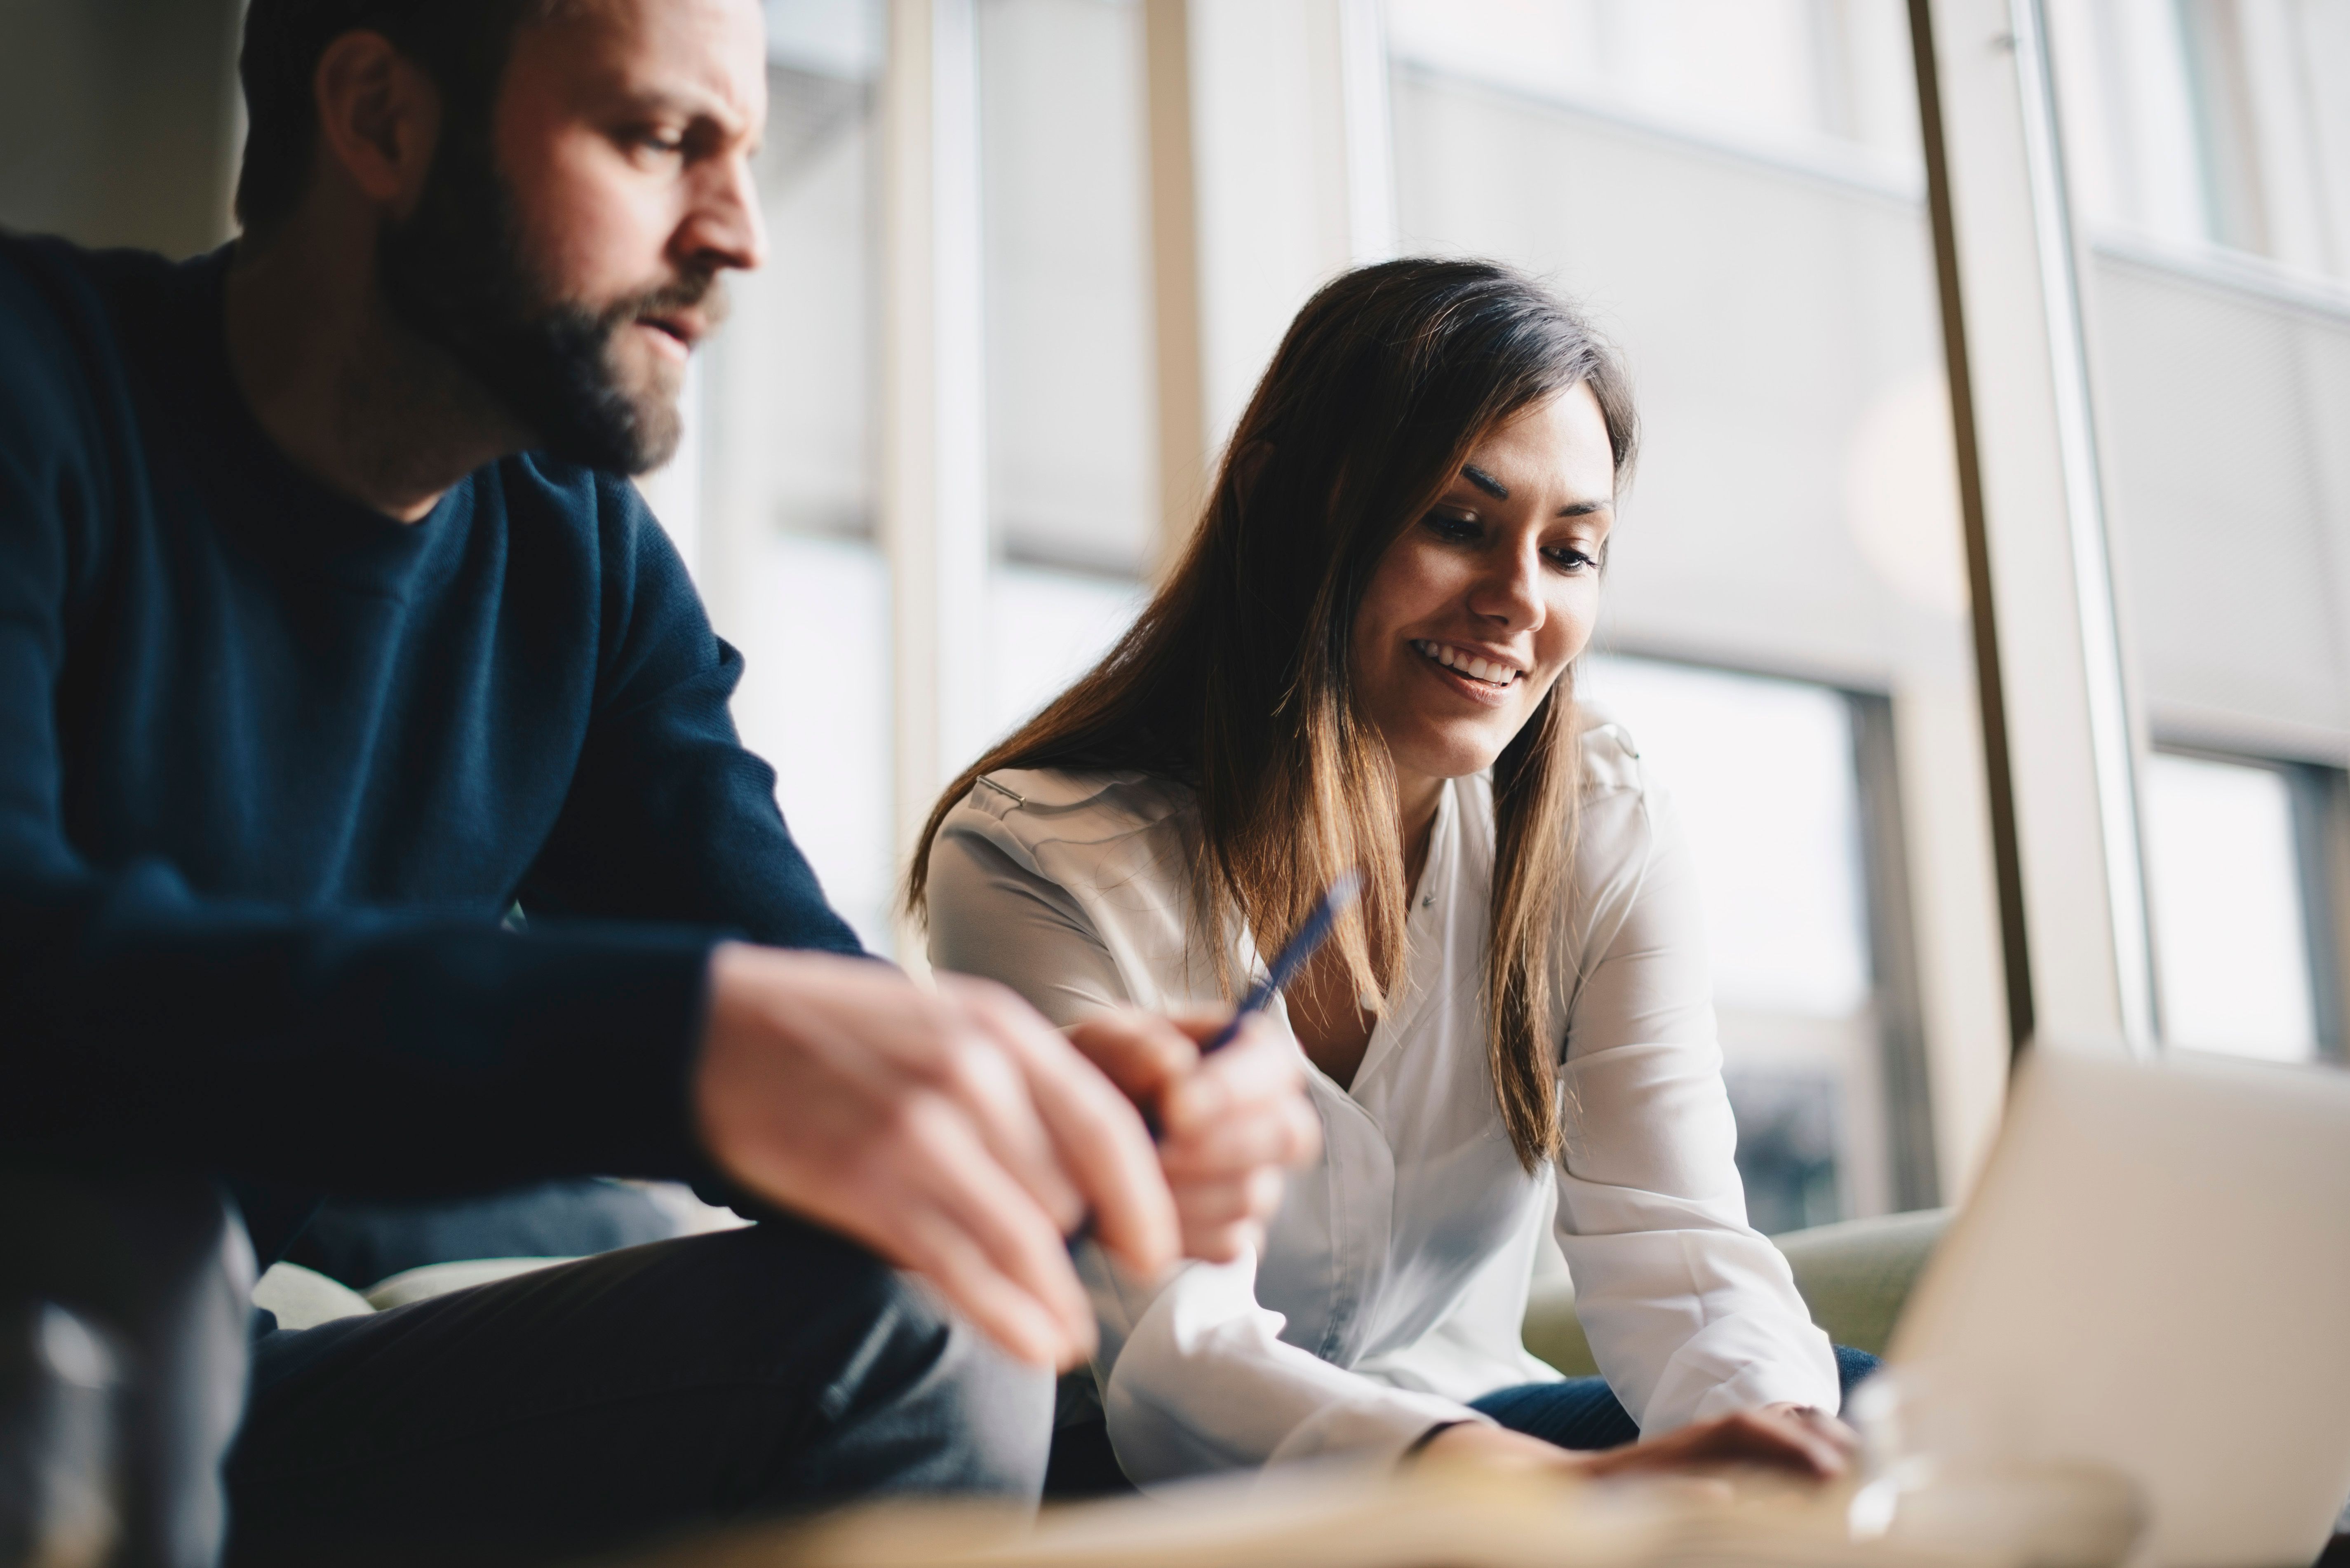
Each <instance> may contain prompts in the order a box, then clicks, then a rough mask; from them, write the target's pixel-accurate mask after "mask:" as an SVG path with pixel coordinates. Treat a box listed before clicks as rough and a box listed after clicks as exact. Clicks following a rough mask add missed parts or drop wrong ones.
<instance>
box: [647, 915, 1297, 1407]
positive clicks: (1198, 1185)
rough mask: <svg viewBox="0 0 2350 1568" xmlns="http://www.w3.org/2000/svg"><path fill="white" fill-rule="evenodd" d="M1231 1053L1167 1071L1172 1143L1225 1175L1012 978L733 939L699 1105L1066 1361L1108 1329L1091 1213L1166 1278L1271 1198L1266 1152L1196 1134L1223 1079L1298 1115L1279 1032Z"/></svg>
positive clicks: (1112, 1035)
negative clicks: (1269, 1044) (1194, 1087)
mask: <svg viewBox="0 0 2350 1568" xmlns="http://www.w3.org/2000/svg"><path fill="white" fill-rule="evenodd" d="M1085 1033H1086V1037H1087V1041H1088V1042H1089V1043H1090V1049H1091V1050H1094V1051H1098V1052H1100V1053H1101V1054H1102V1055H1103V1056H1104V1057H1106V1058H1107V1062H1106V1063H1105V1064H1106V1065H1110V1064H1115V1066H1116V1067H1117V1068H1118V1070H1119V1071H1126V1070H1128V1069H1131V1068H1132V1067H1133V1066H1134V1065H1135V1064H1136V1063H1137V1062H1139V1061H1140V1060H1141V1059H1142V1058H1143V1057H1145V1056H1146V1055H1153V1054H1155V1055H1157V1056H1159V1057H1165V1056H1167V1055H1169V1054H1170V1052H1169V1050H1168V1047H1167V1046H1166V1044H1165V1042H1164V1040H1163V1038H1162V1037H1161V1036H1162V1034H1163V1033H1171V1031H1167V1030H1165V1029H1164V1026H1161V1027H1160V1028H1159V1029H1156V1030H1154V1029H1152V1028H1150V1027H1149V1026H1146V1025H1143V1024H1139V1023H1134V1022H1132V1021H1129V1020H1125V1019H1123V1018H1121V1019H1120V1020H1118V1021H1115V1022H1109V1023H1105V1024H1104V1025H1103V1026H1101V1027H1100V1028H1098V1029H1089V1030H1087V1031H1086V1032H1085ZM1177 1039H1178V1040H1179V1041H1180V1044H1181V1046H1182V1048H1183V1049H1184V1050H1185V1051H1190V1052H1191V1054H1192V1055H1193V1057H1194V1058H1196V1056H1197V1052H1196V1050H1195V1049H1194V1048H1193V1047H1192V1046H1191V1042H1190V1040H1189V1038H1187V1037H1184V1036H1182V1035H1180V1034H1178V1035H1177ZM1232 1054H1234V1055H1235V1057H1236V1059H1235V1061H1234V1062H1233V1064H1232V1066H1230V1067H1228V1068H1227V1067H1222V1061H1223V1057H1222V1055H1220V1056H1219V1057H1218V1058H1216V1063H1217V1065H1218V1066H1219V1068H1220V1071H1218V1072H1217V1073H1215V1074H1214V1075H1212V1076H1211V1075H1209V1074H1207V1073H1205V1072H1201V1073H1198V1074H1193V1075H1191V1076H1190V1077H1188V1078H1186V1079H1185V1080H1184V1081H1183V1082H1182V1083H1176V1084H1174V1085H1173V1086H1172V1087H1171V1089H1168V1090H1167V1091H1166V1095H1165V1097H1166V1098H1167V1100H1168V1110H1169V1112H1170V1113H1173V1114H1180V1121H1179V1122H1177V1123H1176V1124H1174V1125H1180V1127H1184V1128H1185V1129H1186V1132H1185V1134H1184V1136H1183V1137H1180V1139H1179V1140H1178V1141H1177V1142H1176V1144H1175V1145H1174V1146H1172V1147H1176V1148H1179V1149H1180V1150H1182V1151H1184V1152H1185V1154H1186V1156H1187V1158H1194V1159H1195V1160H1196V1161H1197V1163H1198V1168H1201V1169H1202V1170H1209V1171H1212V1172H1214V1173H1216V1174H1215V1175H1214V1177H1213V1179H1195V1178H1192V1177H1189V1176H1187V1177H1184V1178H1180V1179H1178V1178H1176V1177H1174V1175H1173V1172H1172V1171H1171V1170H1170V1171H1169V1172H1165V1173H1162V1171H1161V1168H1160V1151H1159V1150H1158V1149H1156V1148H1154V1147H1153V1146H1152V1142H1151V1137H1150V1134H1149V1129H1148V1128H1147V1127H1145V1126H1144V1124H1143V1119H1142V1116H1141V1115H1140V1113H1139V1111H1138V1110H1137V1109H1136V1107H1135V1106H1134V1104H1133V1103H1132V1102H1131V1101H1130V1100H1129V1099H1128V1096H1127V1095H1125V1094H1121V1093H1119V1092H1118V1086H1115V1085H1113V1083H1112V1081H1111V1077H1110V1076H1105V1075H1104V1074H1103V1072H1102V1071H1099V1070H1097V1068H1096V1067H1095V1066H1094V1065H1093V1064H1092V1063H1090V1062H1088V1061H1087V1058H1086V1055H1085V1054H1080V1051H1079V1048H1078V1047H1077V1046H1076V1045H1073V1044H1071V1042H1070V1041H1069V1040H1068V1039H1066V1038H1065V1037H1064V1036H1063V1035H1062V1034H1061V1033H1060V1032H1059V1031H1057V1030H1055V1029H1054V1028H1053V1027H1052V1026H1051V1025H1050V1024H1048V1023H1045V1020H1044V1019H1043V1018H1041V1017H1039V1016H1038V1015H1037V1014H1036V1012H1035V1011H1034V1010H1033V1009H1031V1008H1030V1007H1029V1006H1028V1005H1027V1003H1025V1002H1022V1001H1021V1000H1020V999H1019V998H1018V997H1017V996H1014V994H1013V993H1012V992H1010V991H1007V990H1005V989H1004V988H1003V987H1002V986H1000V985H995V984H993V983H991V982H988V981H976V980H970V979H966V978H964V977H962V976H958V975H941V976H939V977H938V990H937V991H936V992H928V991H924V990H922V989H921V988H920V987H918V986H916V985H915V984H914V983H913V982H912V981H909V980H907V979H906V977H905V976H904V975H902V974H900V973H899V972H898V971H896V970H893V969H890V968H889V967H888V966H886V965H883V964H878V963H873V962H869V961H865V960H860V959H845V958H838V957H835V956H833V955H830V954H825V953H806V952H785V951H781V950H775V949H772V948H760V947H753V946H750V945H748V944H745V943H739V942H733V943H727V944H725V945H723V946H722V947H720V948H718V949H717V950H715V951H714V952H713V953H712V957H711V962H710V1003H709V1012H708V1016H707V1021H706V1022H705V1023H704V1025H703V1034H702V1054H701V1058H700V1061H699V1063H698V1064H697V1067H696V1070H695V1075H694V1081H693V1085H692V1105H693V1111H694V1117H695V1122H696V1127H697V1130H698V1131H699V1133H700V1135H701V1138H702V1145H703V1147H705V1148H706V1149H707V1150H708V1151H709V1153H710V1156H711V1158H712V1159H713V1160H714V1161H716V1163H717V1165H718V1167H719V1168H721V1169H722V1170H723V1171H724V1172H725V1173H726V1174H727V1176H728V1177H730V1178H731V1179H733V1180H735V1181H737V1182H739V1183H741V1184H742V1185H743V1188H744V1189H747V1190H749V1191H751V1192H753V1193H755V1194H756V1195H757V1196H759V1197H760V1198H762V1199H765V1200H766V1201H768V1202H770V1203H773V1204H775V1205H776V1206H777V1207H778V1208H781V1209H784V1210H788V1211H790V1212H792V1213H795V1214H798V1215H802V1216H804V1217H806V1219H809V1220H814V1221H815V1222H816V1223H817V1224H820V1225H824V1226H827V1227H828V1228H830V1229H832V1230H835V1231H840V1232H841V1233H842V1234H844V1235H847V1236H849V1237H852V1238H854V1239H855V1240H857V1241H859V1242H862V1243H863V1244H864V1245H866V1246H867V1247H869V1248H871V1249H872V1250H873V1251H875V1252H877V1253H879V1254H880V1255H881V1256H882V1257H884V1258H887V1259H888V1260H889V1261H890V1262H893V1263H896V1264H898V1265H899V1266H900V1267H902V1268H906V1269H910V1270H912V1271H914V1272H917V1273H920V1274H921V1275H922V1276H923V1277H924V1278H926V1279H928V1280H929V1281H931V1283H932V1284H934V1285H935V1286H936V1287H937V1288H938V1289H939V1291H940V1292H941V1293H942V1294H944V1295H945V1296H946V1298H947V1299H948V1300H949V1301H950V1302H951V1303H953V1304H954V1305H955V1306H956V1307H958V1308H959V1309H961V1310H962V1312H963V1313H964V1314H967V1315H968V1316H969V1317H970V1318H971V1320H972V1322H973V1323H974V1324H977V1325H978V1326H979V1327H980V1328H981V1329H982V1330H983V1332H985V1333H986V1334H988V1335H989V1336H990V1337H992V1338H993V1339H994V1340H995V1341H996V1342H997V1343H999V1344H1000V1345H1003V1347H1004V1348H1005V1349H1006V1350H1008V1351H1010V1352H1011V1353H1012V1354H1013V1355H1016V1356H1019V1357H1020V1358H1022V1359H1023V1360H1026V1361H1031V1362H1036V1363H1041V1364H1045V1365H1049V1366H1060V1367H1066V1366H1073V1365H1075V1364H1076V1362H1078V1361H1080V1360H1082V1359H1084V1357H1085V1356H1086V1355H1087V1354H1089V1353H1090V1352H1091V1350H1092V1348H1093V1345H1094V1317H1093V1310H1092V1307H1091V1305H1090V1304H1089V1303H1087V1299H1086V1294H1085V1291H1084V1289H1083V1287H1082V1286H1081V1285H1080V1284H1079V1283H1078V1281H1077V1276H1076V1270H1075V1269H1074V1268H1073V1267H1072V1266H1071V1265H1070V1262H1069V1255H1068V1248H1067V1244H1066V1241H1065V1240H1064V1238H1065V1237H1066V1235H1067V1234H1068V1233H1069V1232H1070V1231H1074V1230H1075V1229H1076V1226H1077V1225H1078V1223H1079V1222H1080V1220H1083V1219H1084V1218H1085V1216H1087V1214H1088V1213H1090V1214H1091V1215H1092V1216H1093V1223H1094V1235H1095V1236H1096V1238H1097V1240H1099V1241H1100V1242H1101V1244H1102V1245H1103V1246H1104V1247H1106V1248H1107V1249H1108V1251H1110V1253H1111V1254H1112V1255H1113V1256H1114V1257H1116V1258H1117V1259H1118V1261H1119V1262H1122V1263H1124V1264H1125V1265H1126V1266H1127V1267H1128V1268H1130V1269H1132V1270H1134V1271H1136V1272H1139V1273H1142V1274H1144V1275H1146V1276H1149V1275H1156V1274H1157V1273H1159V1272H1161V1271H1163V1270H1164V1269H1166V1268H1167V1267H1169V1266H1170V1264H1172V1263H1173V1262H1174V1261H1175V1258H1176V1255H1177V1251H1178V1248H1179V1243H1188V1242H1189V1241H1190V1239H1191V1236H1192V1235H1193V1234H1194V1233H1195V1231H1196V1232H1197V1233H1198V1234H1200V1235H1202V1236H1205V1237H1207V1238H1209V1239H1210V1240H1211V1241H1217V1240H1221V1239H1225V1238H1229V1237H1230V1236H1232V1235H1233V1234H1235V1233H1236V1232H1235V1231H1234V1227H1235V1225H1236V1224H1242V1225H1244V1224H1245V1223H1246V1222H1247V1217H1250V1216H1253V1217H1255V1218H1257V1219H1261V1218H1262V1216H1261V1215H1259V1214H1258V1213H1257V1210H1258V1209H1259V1208H1260V1207H1263V1205H1262V1202H1261V1199H1262V1198H1263V1193H1262V1192H1261V1191H1260V1187H1261V1185H1262V1178H1260V1176H1259V1175H1258V1174H1257V1169H1261V1168H1262V1167H1263V1164H1264V1163H1265V1162H1263V1161H1259V1162H1258V1168H1253V1169H1250V1170H1246V1171H1243V1170H1242V1168H1240V1167H1239V1166H1237V1165H1235V1164H1234V1163H1233V1160H1232V1155H1231V1152H1230V1150H1229V1149H1228V1148H1227V1147H1226V1140H1222V1139H1220V1138H1217V1137H1207V1136H1202V1135H1201V1134H1196V1133H1193V1132H1192V1131H1191V1129H1192V1128H1194V1127H1198V1126H1199V1125H1200V1124H1199V1121H1198V1116H1200V1114H1201V1112H1200V1111H1195V1110H1194V1109H1193V1108H1192V1107H1191V1104H1190V1102H1189V1100H1187V1099H1186V1098H1185V1097H1184V1093H1183V1090H1184V1085H1185V1084H1187V1083H1192V1082H1197V1083H1200V1084H1201V1085H1211V1086H1208V1087H1203V1088H1201V1090H1200V1091H1199V1093H1200V1094H1201V1096H1207V1097H1209V1098H1215V1097H1217V1096H1221V1097H1222V1101H1221V1103H1222V1104H1223V1105H1224V1106H1226V1107H1227V1108H1228V1109H1229V1110H1230V1111H1231V1112H1232V1113H1233V1114H1234V1115H1236V1116H1239V1118H1240V1119H1241V1120H1243V1121H1246V1122H1249V1123H1251V1124H1252V1125H1253V1124H1254V1123H1255V1122H1259V1121H1263V1120H1267V1119H1268V1118H1270V1119H1274V1120H1279V1119H1281V1118H1282V1116H1283V1113H1281V1112H1279V1111H1277V1110H1269V1109H1267V1108H1266V1106H1265V1102H1266V1101H1268V1100H1277V1099H1278V1098H1279V1095H1278V1094H1277V1093H1275V1092H1273V1091H1271V1090H1269V1089H1268V1088H1267V1087H1266V1086H1265V1084H1264V1079H1265V1078H1266V1077H1267V1076H1268V1073H1267V1069H1266V1067H1265V1065H1264V1064H1263V1063H1262V1062H1261V1061H1258V1060H1257V1057H1258V1055H1259V1054H1261V1052H1257V1051H1253V1052H1251V1053H1249V1054H1239V1046H1238V1044H1235V1046H1234V1048H1233V1053H1232ZM1119 1081H1120V1083H1124V1082H1125V1081H1126V1080H1125V1079H1124V1078H1121V1079H1120V1080H1119ZM1156 1081H1158V1082H1159V1083H1160V1084H1161V1085H1162V1086H1163V1085H1165V1084H1166V1082H1167V1075H1166V1074H1165V1073H1164V1072H1162V1073H1161V1075H1160V1077H1159V1080H1156ZM1288 1092H1289V1094H1290V1095H1291V1096H1292V1097H1293V1098H1295V1085H1294V1084H1293V1085H1292V1086H1291V1088H1290V1089H1289V1091H1288ZM1203 1108H1204V1107H1203ZM1283 1125H1284V1126H1286V1125H1287V1123H1286V1122H1285V1121H1284V1123H1283ZM1264 1141H1267V1142H1274V1141H1279V1140H1277V1139H1272V1138H1269V1137H1268V1138H1267V1139H1265V1140H1264ZM1283 1147H1286V1144H1284V1146H1283ZM1195 1150H1196V1151H1198V1152H1197V1153H1196V1154H1194V1152H1193V1151H1195ZM1186 1169H1187V1170H1188V1169H1190V1167H1186ZM1274 1180H1275V1184H1276V1185H1275V1199H1274V1200H1275V1201H1277V1178H1275V1179H1274ZM1170 1181H1173V1182H1174V1184H1175V1185H1174V1189H1173V1190H1171V1191H1170ZM1179 1194H1180V1195H1182V1197H1183V1199H1184V1200H1188V1202H1189V1203H1190V1204H1191V1208H1192V1209H1193V1210H1198V1211H1199V1212H1200V1213H1201V1214H1202V1215H1208V1214H1212V1213H1214V1212H1216V1211H1217V1210H1216V1205H1217V1203H1218V1202H1219V1201H1222V1200H1224V1199H1225V1198H1228V1197H1230V1196H1231V1195H1232V1194H1238V1195H1239V1196H1240V1197H1241V1198H1244V1199H1248V1201H1247V1202H1245V1203H1242V1204H1240V1205H1239V1206H1238V1207H1237V1208H1235V1209H1234V1210H1233V1212H1232V1215H1230V1216H1227V1218H1226V1219H1224V1220H1222V1221H1221V1222H1215V1221H1211V1220H1194V1219H1193V1218H1192V1215H1191V1212H1188V1211H1185V1210H1184V1207H1183V1201H1179V1196H1178V1195H1179ZM1264 1211H1265V1212H1270V1210H1269V1208H1268V1209H1265V1210H1264ZM1179 1215H1180V1218H1179Z"/></svg>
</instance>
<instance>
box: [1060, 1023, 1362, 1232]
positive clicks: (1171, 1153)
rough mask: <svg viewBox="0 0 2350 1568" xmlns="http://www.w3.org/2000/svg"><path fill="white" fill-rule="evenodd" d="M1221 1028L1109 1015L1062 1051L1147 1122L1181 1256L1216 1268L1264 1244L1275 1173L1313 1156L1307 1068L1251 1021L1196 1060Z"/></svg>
mask: <svg viewBox="0 0 2350 1568" xmlns="http://www.w3.org/2000/svg"><path fill="white" fill-rule="evenodd" d="M1225 1022H1226V1019H1225V1017H1224V1016H1220V1015H1216V1014H1211V1013H1205V1012H1201V1013H1188V1014H1185V1015H1183V1016H1181V1017H1178V1018H1172V1019H1170V1018H1162V1017H1160V1016H1159V1015H1157V1014H1155V1013H1148V1012H1106V1013H1101V1014H1098V1015H1097V1016H1095V1017H1092V1018H1088V1019H1086V1020H1085V1021H1084V1022H1082V1023H1077V1024H1076V1025H1075V1026H1074V1027H1072V1028H1071V1029H1070V1031H1069V1041H1070V1043H1071V1044H1074V1045H1076V1048H1077V1049H1078V1050H1079V1051H1081V1052H1083V1053H1085V1054H1086V1055H1087V1057H1088V1058H1090V1059H1091V1060H1092V1062H1093V1063H1094V1064H1095V1065H1096V1066H1097V1067H1099V1068H1100V1069H1101V1070H1102V1071H1103V1072H1104V1073H1106V1074H1107V1075H1108V1076H1109V1079H1110V1081H1111V1082H1112V1083H1114V1084H1116V1085H1118V1087H1119V1088H1121V1089H1123V1090H1125V1091H1126V1093H1127V1095H1128V1097H1130V1098H1131V1099H1132V1100H1133V1101H1134V1103H1135V1104H1136V1105H1138V1106H1143V1107H1144V1108H1145V1109H1146V1110H1147V1111H1148V1112H1149V1114H1150V1115H1151V1116H1154V1117H1155V1118H1156V1120H1157V1123H1158V1127H1159V1168H1160V1169H1161V1170H1162V1171H1163V1172H1165V1174H1166V1177H1167V1185H1168V1188H1169V1189H1170V1191H1172V1192H1173V1194H1174V1196H1175V1212H1176V1215H1177V1217H1178V1218H1179V1219H1180V1221H1181V1224H1182V1228H1183V1243H1182V1245H1183V1253H1184V1256H1186V1257H1191V1258H1205V1259H1207V1260H1209V1261H1210V1262H1220V1263H1221V1262H1230V1261H1231V1260H1232V1259H1234V1258H1236V1257H1238V1256H1240V1254H1241V1251H1242V1250H1243V1248H1250V1247H1255V1246H1257V1245H1259V1244H1260V1243H1262V1242H1263V1240H1264V1227H1265V1225H1266V1223H1267V1222H1268V1221H1270V1220H1272V1218H1273V1215H1274V1210H1277V1209H1279V1208H1280V1207H1281V1193H1282V1173H1283V1171H1284V1169H1285V1168H1288V1167H1290V1166H1294V1165H1300V1164H1303V1163H1304V1162H1305V1161H1306V1160H1308V1159H1311V1158H1314V1155H1315V1150H1317V1149H1319V1148H1320V1147H1322V1124H1321V1121H1320V1119H1319V1118H1318V1117H1316V1116H1315V1114H1314V1107H1313V1106H1311V1105H1309V1104H1308V1103H1307V1101H1306V1098H1305V1069H1304V1068H1303V1067H1301V1066H1300V1065H1299V1064H1298V1059H1297V1053H1296V1052H1295V1050H1294V1049H1292V1048H1291V1046H1290V1044H1289V1042H1288V1041H1287V1040H1285V1039H1284V1038H1283V1037H1282V1034H1281V1032H1280V1031H1279V1030H1277V1029H1275V1028H1274V1027H1273V1026H1272V1025H1271V1024H1270V1023H1266V1022H1265V1021H1264V1020H1263V1019H1262V1018H1252V1019H1249V1020H1247V1021H1246V1022H1244V1023H1243V1024H1242V1026H1241V1032H1240V1033H1239V1034H1238V1035H1237V1036H1236V1037H1235V1038H1234V1039H1233V1041H1232V1044H1229V1045H1227V1046H1225V1047H1224V1048H1223V1049H1222V1050H1221V1051H1219V1052H1217V1053H1216V1054H1214V1055H1212V1056H1207V1057H1202V1056H1201V1054H1200V1045H1199V1043H1200V1042H1202V1041H1205V1040H1209V1039H1211V1038H1213V1037H1214V1035H1215V1033H1217V1031H1219V1030H1221V1029H1222V1027H1223V1026H1224V1023H1225Z"/></svg>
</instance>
